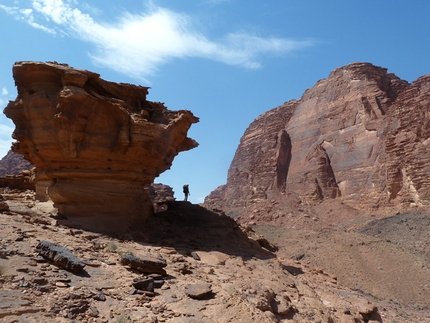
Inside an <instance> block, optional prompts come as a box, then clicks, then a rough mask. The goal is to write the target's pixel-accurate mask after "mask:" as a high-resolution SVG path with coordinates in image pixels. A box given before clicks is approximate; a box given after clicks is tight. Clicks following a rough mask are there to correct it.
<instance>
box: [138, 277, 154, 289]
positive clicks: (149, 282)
mask: <svg viewBox="0 0 430 323" xmlns="http://www.w3.org/2000/svg"><path fill="white" fill-rule="evenodd" d="M133 287H134V288H136V289H139V290H144V291H148V292H153V291H154V279H153V278H150V277H149V278H147V277H138V278H135V279H133Z"/></svg>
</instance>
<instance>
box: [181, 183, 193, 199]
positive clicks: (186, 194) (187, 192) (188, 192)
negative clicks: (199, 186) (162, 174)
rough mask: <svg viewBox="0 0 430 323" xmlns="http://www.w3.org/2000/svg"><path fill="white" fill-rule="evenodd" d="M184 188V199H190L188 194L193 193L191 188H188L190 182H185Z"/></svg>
mask: <svg viewBox="0 0 430 323" xmlns="http://www.w3.org/2000/svg"><path fill="white" fill-rule="evenodd" d="M182 188H183V189H184V195H185V198H184V201H188V195H191V194H190V189H189V188H188V184H185V185H184V186H183V187H182Z"/></svg>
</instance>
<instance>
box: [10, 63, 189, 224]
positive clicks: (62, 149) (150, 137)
mask: <svg viewBox="0 0 430 323" xmlns="http://www.w3.org/2000/svg"><path fill="white" fill-rule="evenodd" d="M13 76H14V79H15V83H16V86H17V89H18V96H17V98H16V100H15V101H13V102H10V103H9V104H8V106H7V107H6V108H5V109H4V113H5V114H6V116H7V117H9V118H10V119H12V120H13V122H14V123H15V126H16V128H15V131H14V133H13V137H14V138H15V139H16V140H17V142H15V143H14V144H13V146H12V150H13V151H14V152H17V153H20V154H22V155H24V156H25V158H26V159H27V160H28V161H29V162H31V163H32V164H34V165H35V166H36V168H37V184H36V193H37V197H38V199H39V200H44V199H45V200H46V199H48V198H49V199H51V200H52V201H53V202H54V203H55V206H56V207H57V208H58V211H59V213H61V214H63V215H65V216H67V217H68V218H69V220H71V221H72V222H73V221H75V220H76V222H77V223H79V224H80V225H82V226H84V227H86V228H90V229H94V230H99V231H106V230H108V231H109V230H110V231H112V230H114V231H123V230H126V229H127V228H128V227H129V226H130V225H134V224H136V223H140V222H143V221H145V219H146V218H147V217H148V215H149V214H150V212H151V211H150V210H151V209H152V205H151V202H150V200H149V198H148V197H147V195H146V193H145V191H144V188H143V187H144V185H147V184H150V183H152V182H153V180H154V178H155V177H156V176H158V175H159V174H160V173H162V172H164V171H165V170H167V169H169V168H170V166H171V164H172V162H173V159H174V157H175V156H176V155H177V154H178V153H179V152H181V151H185V150H189V149H192V148H195V147H196V146H197V145H198V144H197V143H196V142H195V141H194V140H193V139H190V138H188V137H187V132H188V129H189V128H190V126H191V125H192V124H193V123H196V122H198V118H196V117H195V116H194V115H193V114H192V113H191V112H190V111H187V110H180V111H170V110H168V109H167V108H166V107H165V106H164V105H163V104H162V103H158V102H151V101H147V100H146V95H147V94H148V88H147V87H143V86H136V85H131V84H123V83H119V84H117V83H113V82H108V81H105V80H103V79H101V78H100V76H99V75H98V74H96V73H92V72H89V71H85V70H77V69H73V68H71V67H69V66H67V65H64V64H57V63H39V62H18V63H16V64H15V65H14V67H13Z"/></svg>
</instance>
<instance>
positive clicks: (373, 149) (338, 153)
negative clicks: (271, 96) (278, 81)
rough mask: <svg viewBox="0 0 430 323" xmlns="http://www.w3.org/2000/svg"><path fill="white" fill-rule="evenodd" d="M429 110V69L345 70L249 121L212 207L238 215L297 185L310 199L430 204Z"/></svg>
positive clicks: (213, 196) (296, 190)
mask: <svg viewBox="0 0 430 323" xmlns="http://www.w3.org/2000/svg"><path fill="white" fill-rule="evenodd" d="M429 113H430V76H423V77H420V78H419V79H417V80H416V81H415V82H413V83H412V84H409V83H408V82H406V81H404V80H401V79H400V78H398V77H397V76H395V75H394V74H392V73H388V72H387V69H385V68H382V67H377V66H374V65H372V64H369V63H352V64H350V65H347V66H344V67H341V68H338V69H336V70H334V71H333V72H331V73H330V75H329V77H328V78H327V79H323V80H320V81H318V82H317V83H316V85H315V86H314V87H312V88H311V89H308V90H306V91H305V93H304V94H303V96H302V97H301V98H300V99H299V100H293V101H290V102H287V103H285V104H283V105H282V106H279V107H277V108H275V109H273V110H270V111H268V112H266V113H264V114H262V115H260V116H259V117H258V118H257V119H256V120H255V121H254V122H253V123H252V124H251V125H250V126H249V127H248V129H246V131H245V134H244V135H243V137H242V138H241V141H240V144H239V147H238V149H237V151H236V154H235V156H234V159H233V161H232V163H231V166H230V168H229V171H228V178H227V184H226V185H224V186H221V187H219V188H217V189H216V190H215V191H214V192H212V193H211V194H210V195H209V196H208V197H207V198H206V199H205V205H207V206H210V207H216V208H222V209H223V210H226V211H229V212H230V214H231V215H233V216H235V215H238V214H240V213H241V212H242V211H241V210H243V208H244V207H245V208H246V207H248V206H251V205H255V204H256V203H259V202H262V201H264V200H270V199H272V198H274V197H275V196H277V195H278V194H279V193H285V192H294V194H297V195H298V196H299V198H300V199H301V200H303V201H307V202H309V203H313V202H315V201H318V202H319V201H322V200H325V199H332V198H341V199H342V200H343V202H344V203H346V204H349V205H351V206H354V207H357V206H359V207H361V208H363V207H365V208H369V209H371V208H377V207H381V206H398V207H409V206H428V205H430V190H429V184H430V164H429V163H428V159H429V157H430V147H429V142H430V140H429V139H430V127H429V125H430V118H429ZM281 199H282V198H281Z"/></svg>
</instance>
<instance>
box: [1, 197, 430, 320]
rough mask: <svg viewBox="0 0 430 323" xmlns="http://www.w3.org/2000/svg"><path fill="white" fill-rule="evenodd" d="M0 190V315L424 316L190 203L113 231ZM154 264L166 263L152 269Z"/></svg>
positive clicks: (12, 317) (82, 317) (177, 317)
mask: <svg viewBox="0 0 430 323" xmlns="http://www.w3.org/2000/svg"><path fill="white" fill-rule="evenodd" d="M0 193H2V194H3V196H4V199H5V201H6V202H7V203H8V204H9V206H10V210H9V211H5V212H3V213H0V226H1V227H2V231H1V235H0V297H1V302H0V320H1V321H2V322H19V323H24V322H25V323H27V322H64V323H66V322H94V323H95V322H97V323H99V322H100V323H107V322H117V323H118V322H129V323H134V322H136V323H137V322H139V323H141V322H143V323H151V322H172V323H173V322H175V323H192V322H208V323H214V322H231V323H239V322H243V323H245V322H246V323H248V322H261V323H270V322H274V323H276V322H285V323H287V322H291V323H307V322H324V323H330V322H331V323H334V322H336V323H352V322H354V323H364V322H414V323H416V322H427V321H426V317H428V316H426V312H423V311H416V310H414V309H413V308H411V307H403V306H401V305H399V304H398V303H396V302H395V301H393V300H389V299H386V298H375V297H372V296H371V295H366V294H363V293H362V292H361V291H359V290H351V289H348V288H345V287H343V286H342V285H340V284H339V283H338V280H337V278H336V277H334V276H333V275H331V274H329V273H328V272H325V271H323V270H320V269H313V268H311V267H309V266H307V265H306V264H305V263H304V262H301V261H293V260H291V259H282V258H277V257H276V256H275V255H274V254H272V253H271V252H269V251H267V250H264V249H262V248H261V247H260V245H259V243H258V242H257V241H258V240H260V238H259V237H257V236H255V234H252V232H249V231H248V233H249V234H250V236H247V234H246V233H245V232H244V231H243V228H240V227H239V226H238V225H237V224H236V223H235V221H234V220H232V219H231V218H229V217H227V216H225V215H222V214H219V213H214V212H211V211H209V210H206V209H204V208H203V207H201V206H198V205H192V204H190V203H188V202H168V205H169V207H168V210H167V211H166V212H161V213H157V214H154V215H153V216H150V217H149V219H148V222H147V227H146V229H145V230H144V231H136V232H133V233H132V234H127V235H124V236H123V237H121V238H122V239H115V238H112V237H109V236H106V235H103V234H95V233H93V232H89V231H86V230H77V229H71V228H70V227H68V226H67V225H66V224H67V220H54V219H53V218H52V217H50V212H51V211H52V209H50V208H49V204H48V202H46V203H39V202H37V201H35V200H34V199H33V195H32V194H31V193H30V192H27V193H24V194H10V193H3V192H2V191H1V190H0ZM51 215H52V214H51ZM132 238H133V240H132ZM40 240H44V241H45V242H43V244H44V245H46V244H47V243H46V241H48V242H50V243H55V244H56V245H60V246H61V247H64V248H67V250H65V251H66V252H65V255H63V256H65V257H70V258H74V256H75V257H78V259H79V261H80V262H82V263H84V264H85V267H84V268H83V269H82V270H81V271H80V272H75V271H73V270H70V269H69V270H68V269H67V267H65V266H64V265H63V262H62V260H60V259H55V257H51V256H49V255H48V256H46V255H45V254H44V253H41V252H40V244H41V242H40ZM56 245H54V246H55V248H59V247H58V246H56ZM61 249H63V248H61ZM69 252H70V253H72V256H70V255H68V254H69ZM131 254H132V255H133V256H131ZM130 258H132V259H137V260H138V259H140V260H143V261H141V263H142V264H143V265H148V267H146V268H145V269H142V268H139V267H138V266H133V265H132V264H130V263H129V262H127V261H124V259H130ZM67 259H69V258H67ZM155 264H159V265H161V266H162V268H163V270H165V272H164V271H163V272H162V273H157V272H158V270H157V272H155V271H154V272H152V271H151V269H150V267H152V266H155Z"/></svg>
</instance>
